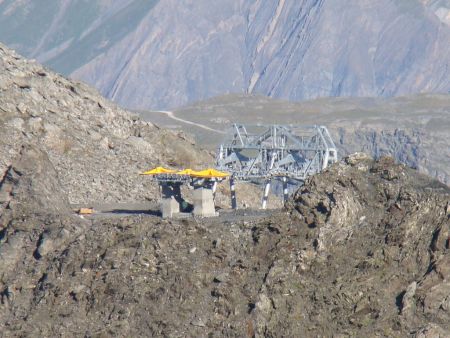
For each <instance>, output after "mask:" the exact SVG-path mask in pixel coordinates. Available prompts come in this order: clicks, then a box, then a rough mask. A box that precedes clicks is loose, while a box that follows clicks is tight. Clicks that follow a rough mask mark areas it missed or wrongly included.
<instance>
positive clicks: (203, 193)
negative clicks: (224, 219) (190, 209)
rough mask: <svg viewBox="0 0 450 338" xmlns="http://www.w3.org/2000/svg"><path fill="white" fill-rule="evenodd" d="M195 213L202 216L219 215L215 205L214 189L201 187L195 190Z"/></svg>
mask: <svg viewBox="0 0 450 338" xmlns="http://www.w3.org/2000/svg"><path fill="white" fill-rule="evenodd" d="M194 215H195V216H201V217H214V216H218V214H217V213H216V208H215V206H214V197H213V191H212V189H205V188H199V189H195V190H194Z"/></svg>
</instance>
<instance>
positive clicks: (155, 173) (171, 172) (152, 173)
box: [141, 167, 176, 175]
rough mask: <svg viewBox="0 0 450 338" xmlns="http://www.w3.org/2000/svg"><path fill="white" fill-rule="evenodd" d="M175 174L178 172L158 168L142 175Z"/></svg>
mask: <svg viewBox="0 0 450 338" xmlns="http://www.w3.org/2000/svg"><path fill="white" fill-rule="evenodd" d="M175 172H176V170H172V169H166V168H163V167H157V168H155V169H152V170H149V171H146V172H144V173H142V174H141V175H160V174H174V173H175Z"/></svg>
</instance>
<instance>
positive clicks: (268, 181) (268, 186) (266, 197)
mask: <svg viewBox="0 0 450 338" xmlns="http://www.w3.org/2000/svg"><path fill="white" fill-rule="evenodd" d="M269 191H270V179H269V180H267V181H266V185H265V187H264V195H263V200H262V209H266V208H267V199H268V198H269Z"/></svg>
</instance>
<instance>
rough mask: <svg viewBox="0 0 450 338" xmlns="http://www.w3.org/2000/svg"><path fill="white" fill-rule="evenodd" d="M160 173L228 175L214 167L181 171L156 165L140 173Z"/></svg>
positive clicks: (207, 176) (198, 175) (199, 175)
mask: <svg viewBox="0 0 450 338" xmlns="http://www.w3.org/2000/svg"><path fill="white" fill-rule="evenodd" d="M161 174H174V175H185V176H191V177H196V178H226V177H228V176H230V174H228V173H224V172H221V171H218V170H216V169H212V168H208V169H205V170H201V171H195V170H192V169H183V170H181V171H176V170H171V169H166V168H163V167H157V168H155V169H152V170H149V171H146V172H145V173H142V174H141V175H161Z"/></svg>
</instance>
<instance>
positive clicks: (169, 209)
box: [161, 182, 181, 218]
mask: <svg viewBox="0 0 450 338" xmlns="http://www.w3.org/2000/svg"><path fill="white" fill-rule="evenodd" d="M161 195H162V196H161V213H162V217H163V218H170V217H173V216H174V214H178V213H180V202H179V201H180V200H181V184H180V183H171V182H164V183H161Z"/></svg>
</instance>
